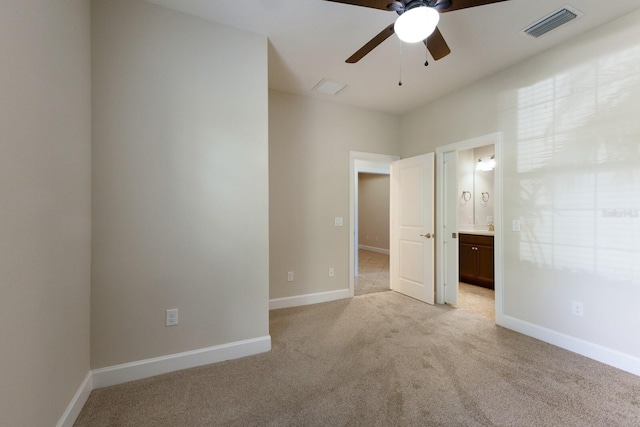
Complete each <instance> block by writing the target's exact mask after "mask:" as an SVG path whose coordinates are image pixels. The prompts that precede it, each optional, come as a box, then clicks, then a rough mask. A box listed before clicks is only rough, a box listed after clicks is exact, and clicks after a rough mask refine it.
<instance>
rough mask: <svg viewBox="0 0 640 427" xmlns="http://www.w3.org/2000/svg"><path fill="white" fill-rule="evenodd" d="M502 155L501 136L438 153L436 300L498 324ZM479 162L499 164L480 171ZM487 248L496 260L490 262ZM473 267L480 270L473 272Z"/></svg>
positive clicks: (495, 135)
mask: <svg viewBox="0 0 640 427" xmlns="http://www.w3.org/2000/svg"><path fill="white" fill-rule="evenodd" d="M501 151H502V133H500V132H498V133H493V134H489V135H485V136H482V137H478V138H473V139H470V140H465V141H461V142H458V143H455V144H451V145H447V146H444V147H439V148H438V149H437V150H436V163H437V166H438V167H437V172H436V173H437V177H438V179H437V180H438V184H437V188H436V198H437V205H438V209H437V212H436V220H437V223H438V228H439V229H440V233H441V234H440V235H441V236H443V237H442V239H438V244H437V247H436V253H437V256H436V257H437V259H438V266H437V268H436V289H437V302H438V303H440V304H443V303H447V304H451V305H454V306H456V307H458V308H463V309H466V310H468V311H472V312H475V313H476V314H478V315H481V316H484V317H488V318H493V320H494V321H496V323H499V322H500V319H501V316H502V264H501V259H502V256H501V254H502V231H503V230H502V229H501V227H500V225H501V223H502V222H501V218H502V204H501V195H502V172H501V169H500V160H501ZM479 159H480V160H482V161H485V160H486V161H489V160H490V161H491V163H495V166H494V167H495V169H493V170H490V171H489V170H487V171H481V170H480V167H478V166H477V165H478V160H479ZM476 171H477V172H476ZM474 184H475V185H474ZM489 202H491V203H489ZM459 249H460V252H459ZM489 250H490V251H491V256H492V258H493V259H489V263H488V262H487V253H488V252H487V251H489ZM459 256H460V257H461V258H459ZM474 256H475V258H473V257H474ZM470 257H472V258H470ZM483 257H484V258H483ZM491 261H493V263H492V264H491ZM474 263H475V265H476V268H477V269H479V270H476V271H475V272H474V271H473V270H472V271H469V270H468V266H471V267H473V265H474ZM461 265H462V266H464V271H463V272H461V271H460V270H459V267H460V266H461ZM487 269H490V271H491V277H490V279H491V281H489V277H487V274H485V272H486V270H487ZM478 271H480V273H478ZM461 273H462V274H461ZM474 275H475V276H474ZM459 277H461V280H460V281H459V280H458V279H459ZM467 282H471V283H467ZM491 287H493V289H490V288H491Z"/></svg>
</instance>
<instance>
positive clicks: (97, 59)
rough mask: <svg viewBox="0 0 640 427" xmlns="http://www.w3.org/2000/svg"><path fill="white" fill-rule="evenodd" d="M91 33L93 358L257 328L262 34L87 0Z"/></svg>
mask: <svg viewBox="0 0 640 427" xmlns="http://www.w3.org/2000/svg"><path fill="white" fill-rule="evenodd" d="M92 39H93V43H92V54H93V55H92V66H93V108H94V114H93V144H94V145H93V147H94V150H93V212H94V217H93V225H94V227H93V265H92V294H91V300H92V307H91V366H92V368H100V367H105V366H111V365H116V364H120V363H125V362H131V361H136V360H140V359H147V358H151V357H155V356H162V355H167V354H173V353H178V352H183V351H188V350H192V349H199V348H205V347H209V346H214V345H219V344H225V343H230V342H235V341H239V340H244V339H250V338H256V337H263V336H266V335H268V333H269V329H268V280H269V277H268V268H269V260H268V249H269V247H268V101H267V98H268V92H267V40H266V38H264V37H262V36H257V35H254V34H249V33H246V32H243V31H239V30H235V29H231V28H228V27H224V26H220V25H217V24H213V23H210V22H207V21H204V20H200V19H198V18H194V17H191V16H188V15H185V14H181V13H178V12H174V11H171V10H169V9H165V8H162V7H159V6H156V5H152V4H149V3H146V2H142V1H132V0H96V1H94V2H93V3H92ZM168 308H179V310H180V311H179V321H180V324H179V325H178V326H175V327H169V328H167V327H165V325H164V321H165V310H166V309H168Z"/></svg>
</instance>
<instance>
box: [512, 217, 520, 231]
mask: <svg viewBox="0 0 640 427" xmlns="http://www.w3.org/2000/svg"><path fill="white" fill-rule="evenodd" d="M511 229H512V230H513V231H520V220H519V219H514V220H513V222H512V223H511Z"/></svg>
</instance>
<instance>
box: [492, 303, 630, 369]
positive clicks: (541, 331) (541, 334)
mask: <svg viewBox="0 0 640 427" xmlns="http://www.w3.org/2000/svg"><path fill="white" fill-rule="evenodd" d="M498 324H499V325H500V326H503V327H505V328H508V329H511V330H514V331H516V332H519V333H521V334H524V335H527V336H530V337H533V338H536V339H539V340H540V341H544V342H546V343H549V344H553V345H555V346H557V347H560V348H564V349H565V350H569V351H572V352H574V353H577V354H580V355H582V356H585V357H588V358H589V359H593V360H596V361H598V362H601V363H604V364H606V365H609V366H613V367H614V368H618V369H621V370H623V371H626V372H629V373H631V374H634V375H640V358H638V357H634V356H631V355H629V354H625V353H622V352H619V351H616V350H612V349H610V348H607V347H603V346H601V345H598V344H594V343H592V342H589V341H584V340H581V339H579V338H575V337H572V336H570V335H566V334H563V333H560V332H557V331H554V330H551V329H547V328H544V327H542V326H538V325H535V324H533V323H529V322H525V321H524V320H520V319H516V318H515V317H511V316H506V315H503V316H502V318H501V319H500V321H499V322H498Z"/></svg>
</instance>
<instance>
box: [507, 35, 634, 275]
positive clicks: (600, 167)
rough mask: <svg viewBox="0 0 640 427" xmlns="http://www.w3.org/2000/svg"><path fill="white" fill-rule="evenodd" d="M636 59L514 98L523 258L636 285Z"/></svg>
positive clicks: (597, 66) (611, 59)
mask: <svg viewBox="0 0 640 427" xmlns="http://www.w3.org/2000/svg"><path fill="white" fill-rule="evenodd" d="M639 58H640V47H634V48H631V49H628V50H626V51H621V52H616V53H614V54H611V55H609V56H603V57H601V58H600V59H598V60H594V61H592V62H589V63H585V64H580V65H579V66H577V67H575V68H572V69H569V70H567V71H566V72H564V73H563V74H560V75H556V76H554V77H552V78H549V79H545V80H542V81H539V82H537V83H535V84H533V85H531V86H529V87H524V88H521V89H519V90H518V92H517V112H516V114H517V130H516V132H517V174H518V179H519V188H520V190H519V193H520V200H519V204H520V206H519V208H520V211H521V212H526V218H522V221H523V227H522V233H521V234H520V244H519V251H520V253H519V257H520V260H522V261H527V262H530V263H533V264H534V265H537V266H539V267H546V268H552V269H559V270H569V271H574V272H585V273H590V274H594V275H597V276H599V277H601V278H605V279H607V280H613V281H622V282H627V283H629V282H630V283H633V284H634V285H638V284H639V283H640V263H639V262H638V260H640V245H638V242H639V241H640V122H639V121H638V120H637V117H636V116H637V111H639V110H640V89H639V88H640V73H639V72H638V69H637V67H638V62H639ZM629 88H633V89H632V90H629Z"/></svg>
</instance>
